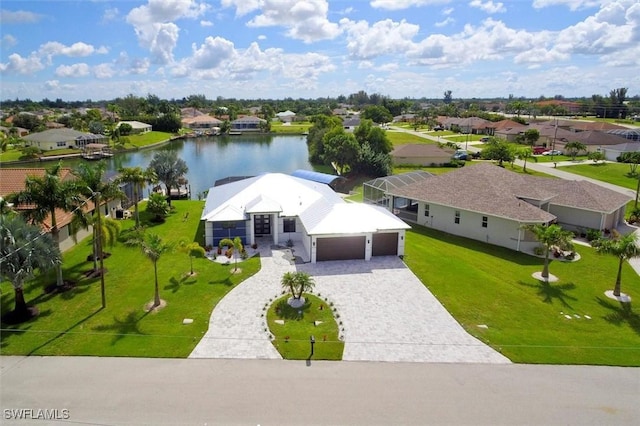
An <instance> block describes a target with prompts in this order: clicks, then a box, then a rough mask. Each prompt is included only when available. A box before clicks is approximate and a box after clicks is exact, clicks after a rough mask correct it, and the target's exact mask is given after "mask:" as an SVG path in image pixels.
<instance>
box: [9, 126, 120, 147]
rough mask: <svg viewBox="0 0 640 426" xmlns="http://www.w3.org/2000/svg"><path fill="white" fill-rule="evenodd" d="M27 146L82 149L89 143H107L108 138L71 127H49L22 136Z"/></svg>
mask: <svg viewBox="0 0 640 426" xmlns="http://www.w3.org/2000/svg"><path fill="white" fill-rule="evenodd" d="M22 139H24V141H25V144H26V145H27V146H34V147H38V148H40V149H41V150H43V151H50V150H53V149H64V148H77V149H82V148H84V147H85V146H86V145H87V144H90V143H104V144H106V143H108V142H109V138H107V137H106V136H105V135H96V134H93V133H86V132H79V131H77V130H73V129H67V128H64V129H50V130H45V131H44V132H37V133H32V134H30V135H27V136H24V137H23V138H22Z"/></svg>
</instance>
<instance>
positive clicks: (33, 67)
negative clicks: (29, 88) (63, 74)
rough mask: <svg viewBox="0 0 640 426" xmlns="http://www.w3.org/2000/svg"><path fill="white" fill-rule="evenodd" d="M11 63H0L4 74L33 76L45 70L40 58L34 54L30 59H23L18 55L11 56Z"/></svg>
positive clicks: (0, 70) (0, 71)
mask: <svg viewBox="0 0 640 426" xmlns="http://www.w3.org/2000/svg"><path fill="white" fill-rule="evenodd" d="M8 59H9V62H7V63H0V73H2V74H5V73H6V74H22V75H32V74H35V73H37V72H38V71H41V70H43V69H44V65H43V64H42V61H41V60H40V58H39V57H38V56H37V55H35V54H34V53H32V54H31V55H29V56H28V57H22V56H20V55H19V54H17V53H13V54H11V55H9V58H8Z"/></svg>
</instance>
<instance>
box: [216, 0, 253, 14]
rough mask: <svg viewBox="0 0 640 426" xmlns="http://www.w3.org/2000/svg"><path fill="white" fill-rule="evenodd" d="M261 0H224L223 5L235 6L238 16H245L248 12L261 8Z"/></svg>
mask: <svg viewBox="0 0 640 426" xmlns="http://www.w3.org/2000/svg"><path fill="white" fill-rule="evenodd" d="M260 4H261V0H222V1H221V5H222V7H235V8H236V16H244V15H246V14H247V13H250V12H253V11H254V10H258V9H260Z"/></svg>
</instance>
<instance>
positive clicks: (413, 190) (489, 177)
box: [391, 163, 630, 222]
mask: <svg viewBox="0 0 640 426" xmlns="http://www.w3.org/2000/svg"><path fill="white" fill-rule="evenodd" d="M391 194H392V195H395V196H401V197H406V198H411V199H414V200H419V201H423V202H427V203H429V202H431V203H436V204H442V205H446V206H449V207H453V208H459V209H461V210H469V211H475V212H478V213H484V214H487V215H492V216H499V217H506V218H509V219H512V220H517V221H520V222H549V221H551V220H553V219H554V218H555V216H553V215H552V214H550V213H548V212H547V211H545V210H542V209H539V208H538V207H536V206H535V205H533V204H529V202H526V201H524V200H530V201H531V202H533V203H536V202H550V203H551V204H553V205H561V206H568V207H573V208H579V209H584V210H592V211H598V212H603V213H610V212H612V211H614V210H616V209H618V208H620V207H621V206H623V205H624V204H626V203H627V202H628V201H629V200H630V197H628V196H626V195H623V194H620V193H618V192H615V191H612V190H610V189H607V188H603V187H601V186H598V185H596V184H593V183H590V182H586V181H570V180H563V179H550V178H543V177H536V176H529V175H523V174H518V173H514V172H511V171H508V170H506V169H504V168H502V167H498V166H496V165H493V164H490V163H480V164H477V165H473V166H467V167H463V168H461V169H458V170H455V171H453V172H450V173H445V174H442V175H438V176H434V177H432V178H430V179H428V180H427V181H425V182H420V183H416V184H411V185H407V186H405V187H402V188H398V189H396V190H393V191H392V192H391Z"/></svg>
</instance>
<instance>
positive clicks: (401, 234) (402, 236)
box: [398, 229, 407, 256]
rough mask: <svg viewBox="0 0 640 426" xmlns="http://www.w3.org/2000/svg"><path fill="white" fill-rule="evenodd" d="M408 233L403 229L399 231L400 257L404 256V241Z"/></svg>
mask: <svg viewBox="0 0 640 426" xmlns="http://www.w3.org/2000/svg"><path fill="white" fill-rule="evenodd" d="M406 234H407V233H406V231H405V230H404V229H401V230H399V231H398V256H404V241H405V239H406V238H407V237H406Z"/></svg>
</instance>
